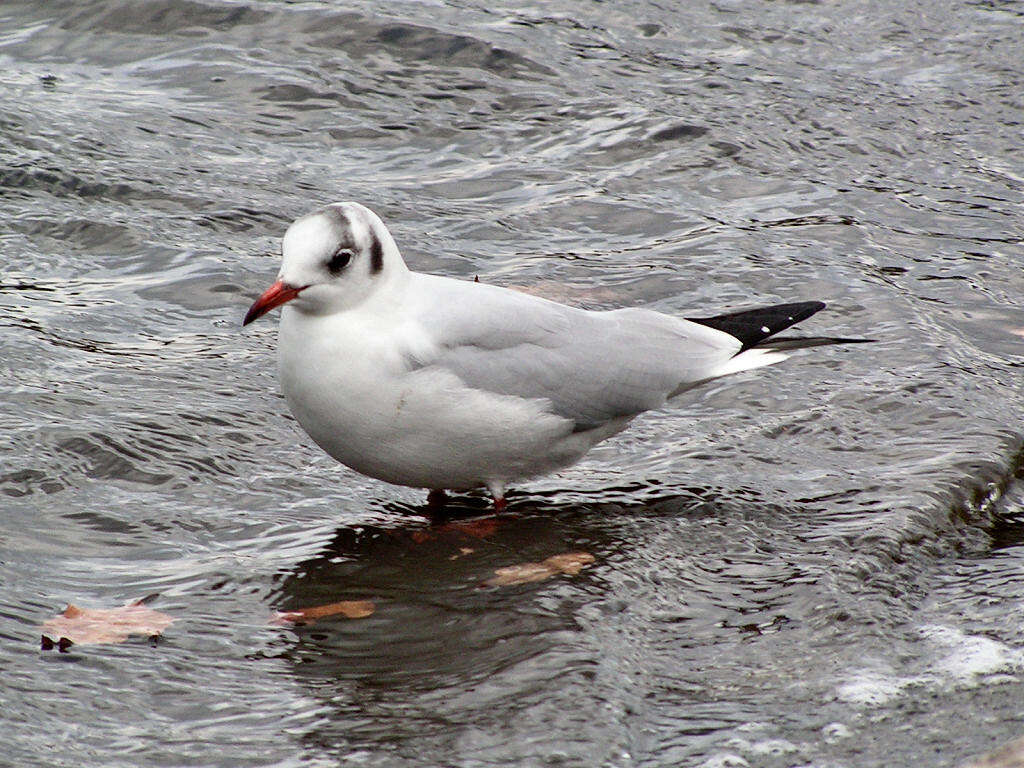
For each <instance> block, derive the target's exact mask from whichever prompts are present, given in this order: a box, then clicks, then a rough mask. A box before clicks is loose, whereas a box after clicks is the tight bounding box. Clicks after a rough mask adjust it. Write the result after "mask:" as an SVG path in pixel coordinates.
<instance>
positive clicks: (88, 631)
mask: <svg viewBox="0 0 1024 768" xmlns="http://www.w3.org/2000/svg"><path fill="white" fill-rule="evenodd" d="M173 622H174V619H173V618H171V617H170V616H168V615H167V614H166V613H161V612H160V611H154V610H153V609H152V608H149V607H148V606H145V605H143V604H142V602H141V601H137V602H134V603H129V604H128V605H125V606H122V607H120V608H79V607H78V606H77V605H73V604H68V607H67V608H65V609H64V613H62V614H60V615H59V616H55V617H54V618H52V619H49V620H48V621H45V622H43V626H42V632H43V635H42V643H41V644H42V648H43V650H51V649H53V648H54V647H56V648H57V649H59V650H60V651H62V652H63V651H66V650H67V649H68V648H69V647H70V646H71V645H72V644H74V645H91V644H95V643H122V642H124V641H125V640H127V639H128V638H129V637H130V636H131V635H143V636H145V637H156V636H158V635H160V634H161V633H163V631H164V630H165V629H167V627H169V626H170V625H171V624H172V623H173Z"/></svg>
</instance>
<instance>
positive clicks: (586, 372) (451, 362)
mask: <svg viewBox="0 0 1024 768" xmlns="http://www.w3.org/2000/svg"><path fill="white" fill-rule="evenodd" d="M417 277H420V278H428V276H425V275H420V276H417ZM430 282H431V285H430V287H429V291H427V293H429V295H431V296H432V297H433V300H432V301H431V302H430V303H429V305H428V304H426V303H425V304H424V306H423V307H422V309H421V310H420V311H419V312H418V322H419V324H420V325H421V327H423V328H426V329H427V331H428V334H429V335H430V337H431V339H432V341H433V344H432V345H430V348H429V350H425V351H421V352H419V353H418V354H416V355H413V356H411V359H410V363H411V364H412V365H413V366H414V367H428V366H438V367H440V368H443V369H445V370H448V371H450V372H452V373H454V374H455V375H456V376H458V377H459V378H460V379H461V380H462V381H463V382H464V383H465V384H466V385H467V386H470V387H472V388H474V389H482V390H485V391H488V392H496V393H501V394H505V395H513V396H516V397H524V398H543V399H546V400H548V401H550V403H551V408H552V410H553V412H554V413H556V414H558V415H559V416H562V417H564V418H567V419H571V420H572V421H573V422H575V425H576V426H575V429H576V430H577V431H580V430H586V429H592V428H594V427H598V426H600V425H602V424H604V423H605V422H607V421H609V420H611V419H615V418H619V417H623V416H633V415H636V414H638V413H640V412H642V411H645V410H649V409H651V408H658V407H660V406H662V405H663V404H664V403H665V401H666V400H667V399H668V398H669V397H670V396H672V395H673V394H676V393H678V392H679V391H682V390H684V389H686V388H688V386H690V385H693V384H696V383H698V382H700V381H704V380H707V379H708V378H712V377H713V376H714V371H715V369H716V368H718V367H720V366H721V365H722V364H723V363H724V362H725V361H727V360H729V358H731V357H732V356H733V355H735V354H736V353H737V352H738V351H739V349H740V342H739V341H738V340H737V339H735V338H733V337H732V336H730V335H729V334H727V333H723V332H722V331H718V330H715V329H713V328H707V327H705V326H702V325H698V324H696V323H691V322H689V321H687V320H679V319H676V318H673V317H669V316H667V315H662V314H658V313H656V312H651V311H649V310H643V309H620V310H614V311H610V312H590V311H586V310H581V309H576V308H573V307H567V306H564V305H561V304H556V303H554V302H550V301H547V300H545V299H540V298H537V297H535V296H530V295H527V294H523V293H519V292H517V291H511V290H508V289H504V288H499V287H496V286H488V285H481V284H474V283H465V282H460V281H452V280H447V279H444V278H433V279H431V280H430ZM438 298H440V299H441V301H437V300H436V299H438Z"/></svg>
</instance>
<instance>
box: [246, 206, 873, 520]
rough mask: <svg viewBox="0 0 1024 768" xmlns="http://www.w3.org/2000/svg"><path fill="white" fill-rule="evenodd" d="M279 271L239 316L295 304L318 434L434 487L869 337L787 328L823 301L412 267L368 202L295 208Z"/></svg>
mask: <svg viewBox="0 0 1024 768" xmlns="http://www.w3.org/2000/svg"><path fill="white" fill-rule="evenodd" d="M281 250H282V262H281V270H280V272H279V273H278V275H277V280H276V281H275V282H274V283H273V284H272V285H271V286H270V287H269V288H268V289H267V290H266V291H265V292H264V293H263V295H261V296H260V297H259V298H258V299H256V301H255V302H254V303H253V304H252V306H251V307H250V308H249V311H248V313H247V314H246V316H245V319H244V321H243V325H248V324H249V323H251V322H252V321H253V320H256V319H257V318H258V317H260V316H262V315H264V314H266V313H267V312H269V311H270V310H272V309H274V308H275V307H279V306H281V307H282V311H281V321H280V329H279V334H278V347H277V351H278V371H279V377H280V383H281V389H282V390H283V392H284V396H285V399H286V401H287V403H288V407H289V409H290V410H291V412H292V414H293V415H294V416H295V419H296V420H297V421H298V423H299V425H300V426H301V427H302V428H303V429H304V430H305V431H306V432H307V433H308V434H309V436H310V437H311V438H312V439H313V441H314V442H315V443H316V444H317V445H319V446H320V447H321V448H322V449H323V450H324V451H326V452H327V453H328V454H330V455H331V456H332V457H334V458H335V459H336V460H338V461H339V462H341V463H342V464H344V465H346V466H347V467H350V468H352V469H354V470H355V471H357V472H359V473H361V474H363V475H367V476H369V477H373V478H377V479H379V480H384V481H386V482H388V483H394V484H397V485H404V486H411V487H415V488H424V489H427V490H429V491H430V494H429V496H428V501H429V502H430V503H443V500H444V499H445V491H446V490H453V491H467V490H471V489H475V488H480V487H485V488H486V489H487V490H488V491H489V492H490V494H491V496H492V498H493V499H494V504H495V507H496V508H497V509H499V510H500V509H503V508H504V506H505V492H506V489H507V488H508V486H509V484H510V483H512V482H515V481H519V480H524V479H526V478H530V477H535V476H538V475H543V474H547V473H550V472H553V471H555V470H558V469H561V468H564V467H566V466H569V465H571V464H573V463H575V462H576V461H578V460H579V459H580V458H582V457H583V455H584V454H586V453H587V451H589V450H590V449H591V448H592V447H593V446H594V445H595V444H597V443H598V442H600V441H602V440H605V439H607V438H609V437H611V436H612V435H614V434H616V433H618V432H621V431H622V430H623V429H625V428H626V427H627V426H628V425H629V423H630V422H631V421H632V420H633V419H634V418H636V417H637V416H638V415H639V414H641V413H643V412H645V411H649V410H652V409H655V408H661V407H663V406H665V405H666V404H669V403H671V402H672V401H673V400H674V399H675V398H677V397H679V396H680V395H682V394H683V393H685V392H688V391H689V390H691V389H693V388H694V387H697V386H699V385H701V384H704V383H705V382H708V381H712V380H714V379H718V378H720V377H722V376H728V375H730V374H734V373H739V372H740V371H748V370H752V369H755V368H760V367H763V366H766V365H771V364H773V363H777V362H779V361H780V360H784V359H785V358H786V357H788V355H789V353H790V352H791V351H792V350H795V349H800V348H803V347H813V346H819V345H824V344H842V343H851V342H857V341H865V340H864V339H840V338H827V337H788V338H783V337H778V336H776V335H775V334H777V333H779V332H780V331H783V330H785V329H786V328H788V327H790V326H791V325H794V324H796V323H798V322H800V321H801V320H804V319H806V318H808V317H810V316H811V315H813V314H814V313H815V312H818V311H819V310H821V309H823V308H824V307H825V304H824V303H822V302H820V301H803V302H796V303H790V304H779V305H775V306H770V307H764V308H760V309H750V310H745V311H739V312H729V313H727V314H720V315H716V316H713V317H704V318H690V319H682V318H678V317H673V316H670V315H665V314H661V313H658V312H654V311H652V310H648V309H642V308H625V309H614V310H608V311H590V310H585V309H579V308H576V307H571V306H566V305H564V304H559V303H556V302H553V301H548V300H547V299H543V298H540V297H538V296H533V295H530V294H526V293H522V292H519V291H516V290H513V289H509V288H503V287H499V286H495V285H488V284H484V283H479V282H476V281H472V282H471V281H468V280H459V279H454V278H449V277H442V276H438V275H431V274H424V273H420V272H414V271H412V270H410V269H409V268H408V267H407V266H406V263H405V261H404V260H403V258H402V255H401V253H400V252H399V250H398V246H397V245H396V244H395V241H394V238H393V237H392V236H391V233H390V232H389V231H388V229H387V227H386V226H385V225H384V223H383V222H382V221H381V219H380V218H379V217H378V216H377V215H376V214H375V213H374V212H373V211H371V210H370V209H369V208H366V207H365V206H363V205H361V204H359V203H354V202H344V203H334V204H331V205H328V206H326V207H325V208H322V209H320V210H318V211H316V212H314V213H311V214H309V215H306V216H303V217H301V218H299V219H297V220H296V221H295V222H293V223H292V224H291V226H290V227H288V230H287V231H286V232H285V235H284V239H283V241H282V248H281Z"/></svg>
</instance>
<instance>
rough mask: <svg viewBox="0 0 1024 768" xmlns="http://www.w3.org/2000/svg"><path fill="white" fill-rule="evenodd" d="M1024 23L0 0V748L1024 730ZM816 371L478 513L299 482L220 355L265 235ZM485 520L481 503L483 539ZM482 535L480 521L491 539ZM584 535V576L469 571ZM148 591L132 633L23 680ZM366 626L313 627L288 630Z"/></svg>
mask: <svg viewBox="0 0 1024 768" xmlns="http://www.w3.org/2000/svg"><path fill="white" fill-rule="evenodd" d="M1022 22H1024V19H1022V14H1021V11H1020V8H1019V6H1018V5H1017V4H1015V3H1000V2H957V3H950V4H945V5H944V6H942V7H941V8H940V7H937V6H933V5H931V4H921V3H913V2H901V3H891V4H888V5H886V6H885V7H884V8H883V7H879V6H878V5H877V4H872V3H866V2H858V1H857V0H852V1H851V2H846V3H841V4H838V5H836V4H831V5H818V4H814V3H809V4H804V3H766V2H755V3H735V2H719V3H698V4H693V5H687V6H686V7H685V8H681V9H674V8H672V6H671V4H670V5H667V6H666V5H664V4H658V3H652V2H625V3H616V4H607V3H595V4H584V3H571V2H566V1H564V0H556V1H555V2H550V3H544V4H542V5H522V4H518V3H505V4H502V3H501V2H498V3H493V2H492V3H487V4H482V3H472V2H399V1H393V2H386V3H369V2H356V3H350V4H345V5H344V6H343V7H342V6H340V5H337V6H336V5H333V4H330V3H325V2H303V3H294V4H293V3H277V2H226V1H216V0H211V1H210V2H187V1H186V0H156V1H151V2H139V1H137V0H136V1H132V0H123V1H121V2H118V1H116V0H96V1H93V2H89V1H88V0H87V1H86V2H76V3H70V2H47V3H31V2H25V3H21V2H8V3H5V4H4V5H3V6H2V7H0V64H2V67H0V99H2V102H3V108H2V110H0V115H2V116H0V147H2V153H0V197H2V200H3V213H4V215H3V223H2V224H0V238H2V249H3V250H2V253H3V263H4V269H3V274H2V276H0V305H2V309H0V340H2V349H3V355H2V356H0V364H2V366H3V374H4V375H3V376H2V378H0V382H2V383H0V392H2V396H0V417H2V419H3V423H4V424H5V427H6V428H5V430H4V433H3V434H4V436H3V439H2V441H0V494H2V495H3V498H4V499H5V502H4V505H3V509H4V514H3V517H2V522H0V614H2V619H0V668H2V669H3V671H4V685H3V687H2V688H0V704H2V709H3V713H4V714H3V716H2V717H3V723H4V724H3V729H4V733H5V745H6V748H5V753H4V757H3V758H2V759H0V762H2V760H7V761H8V762H9V763H10V764H11V765H17V766H36V765H38V766H52V765H63V764H67V765H76V766H91V765H95V766H159V765H168V766H171V765H173V766H186V765H188V766H214V765H216V766H268V765H275V766H322V765H338V764H350V763H351V764H359V765H370V766H403V765H408V766H420V765H458V766H508V765H517V766H554V765H560V766H595V765H605V766H708V767H710V766H725V765H740V766H742V765H757V766H790V765H814V766H822V767H824V766H892V765H908V764H911V763H914V764H928V765H935V766H945V765H958V764H960V763H961V762H963V761H964V760H966V759H967V758H968V757H969V756H971V755H975V754H978V753H981V752H984V751H986V750H988V749H991V748H993V747H995V746H997V745H998V744H1000V743H1002V742H1004V741H1007V740H1009V739H1011V738H1014V737H1017V736H1019V735H1020V734H1021V733H1022V731H1024V705H1022V704H1021V702H1024V622H1022V621H1021V619H1020V617H1021V616H1022V615H1024V613H1022V608H1024V605H1022V598H1021V595H1022V594H1024V590H1022V587H1024V544H1022V543H1024V490H1022V488H1024V484H1022V482H1021V475H1022V473H1024V469H1022V467H1024V461H1022V458H1021V457H1022V430H1021V426H1020V424H1021V416H1022V414H1024V403H1022V399H1021V375H1022V363H1024V309H1021V306H1020V296H1021V295H1022V294H1024V272H1022V270H1021V264H1022V263H1024V249H1022V247H1021V242H1022V237H1024V227H1022V225H1021V218H1020V210H1021V204H1022V203H1024V166H1022V164H1021V160H1020V145H1021V138H1022V136H1021V125H1022V120H1024V104H1022V102H1021V99H1020V93H1021V92H1022V88H1024V60H1022V58H1021V55H1020V40H1021V33H1020V30H1021V24H1022ZM345 199H351V200H359V201H362V202H364V203H366V204H367V205H369V206H370V207H371V208H373V209H374V210H375V211H377V212H378V213H379V214H380V215H381V216H382V217H383V218H384V219H385V221H386V222H387V223H388V224H389V226H390V228H391V230H392V232H393V233H394V234H395V237H396V239H397V240H398V242H399V244H400V246H401V247H402V248H403V251H404V253H405V255H406V258H407V260H408V261H409V262H410V263H411V264H412V265H413V267H414V268H416V269H420V270H424V271H432V272H437V273H441V274H446V275H451V276H455V277H463V278H467V279H472V278H473V277H475V276H479V278H480V279H481V280H483V281H486V282H492V283H497V284H502V285H511V286H525V287H527V288H529V289H530V290H535V291H539V292H542V293H545V294H546V295H551V296H553V297H555V298H558V299H560V300H565V301H569V302H571V303H575V304H579V305H581V306H587V307H592V308H608V307H617V306H647V307H652V308H655V309H658V310H661V311H665V312H673V313H680V314H691V315H696V316H701V315H706V314H712V313H714V312H716V311H725V310H727V309H732V308H739V307H744V306H750V305H752V304H757V303H769V302H775V301H779V302H781V301H795V300H804V299H821V300H824V301H826V302H828V303H829V309H828V311H826V312H823V313H821V314H820V315H818V316H816V317H815V318H814V319H813V320H812V321H809V322H808V323H807V324H806V328H807V330H808V331H809V332H815V333H824V334H838V335H844V336H867V337H872V338H876V339H878V340H879V341H878V343H877V344H875V345H872V346H871V347H850V348H838V349H826V350H811V351H809V352H808V353H806V354H802V355H801V356H799V357H798V358H796V359H793V360H790V361H788V362H787V363H785V364H783V365H780V366H777V367H775V368H772V369H769V370H765V371H759V372H756V373H751V374H745V375H741V376H738V377H734V378H732V379H730V380H728V381H722V382H718V383H715V384H714V385H712V386H709V387H706V388H704V389H703V390H700V391H698V392H695V393H694V394H693V397H692V398H691V400H690V401H689V402H688V403H686V404H685V407H682V408H678V409H674V410H669V411H664V412H658V413H652V414H647V415H645V416H644V417H642V418H640V419H638V420H637V421H636V422H635V424H634V426H633V427H632V429H631V430H630V431H628V432H626V433H624V434H623V435H621V436H619V437H617V438H616V439H614V440H611V441H609V442H608V443H606V444H603V445H601V446H600V447H599V448H598V449H596V450H595V451H594V452H593V453H592V454H591V455H590V456H588V458H587V459H586V460H585V461H584V462H582V463H581V464H579V465H578V466H576V467H573V468H571V469H569V470H566V471H564V472H562V473H560V474H558V475H555V476H552V477H547V478H542V479H539V480H537V481H534V482H531V483H528V484H525V485H523V486H522V487H521V488H519V489H518V494H517V495H516V496H515V497H514V498H513V504H512V508H511V512H510V514H508V515H506V516H503V517H501V518H499V519H497V520H494V519H490V518H488V517H486V513H485V511H484V510H480V509H476V507H475V506H474V505H475V504H476V502H474V501H473V500H468V501H464V503H465V504H469V505H470V507H471V510H470V511H471V512H472V513H473V514H474V515H476V517H473V516H471V517H470V518H469V519H468V520H462V519H459V520H454V521H441V522H434V523H431V522H430V521H429V520H427V519H426V518H425V517H424V516H423V514H422V513H423V508H422V507H421V506H420V505H421V504H422V502H423V495H422V494H421V493H420V492H417V491H413V490H410V489H401V488H396V487H393V486H387V485H384V484H382V483H378V482H375V481H372V480H368V479H365V478H362V477H359V476H358V475H355V474H354V473H352V472H350V471H348V470H346V469H345V468H343V467H339V466H338V465H336V464H335V463H334V462H332V461H331V460H330V459H329V458H328V457H326V456H323V455H321V454H320V453H319V452H318V450H317V449H316V448H315V446H313V445H312V444H311V443H310V441H309V440H308V439H307V438H306V437H305V436H304V435H303V434H302V433H301V430H299V428H298V427H297V426H296V425H295V424H294V422H293V421H292V420H291V419H290V418H289V417H288V415H287V412H286V411H287V409H286V407H285V405H284V402H283V400H282V399H281V397H280V396H279V394H278V387H277V380H276V372H275V364H274V346H275V340H276V331H275V327H274V326H275V323H274V322H273V318H270V319H269V321H267V320H264V321H261V322H260V323H257V324H255V325H254V326H252V327H251V328H247V329H246V330H245V331H243V330H242V329H241V328H240V327H239V326H240V320H241V317H242V315H243V314H244V312H245V309H246V308H247V306H248V304H249V303H250V301H251V300H252V299H253V298H254V297H255V296H256V295H258V294H259V292H261V291H262V290H263V288H265V287H266V285H268V284H269V282H270V280H272V279H273V275H274V274H275V272H276V269H277V253H278V249H279V238H280V236H281V234H282V233H283V231H284V229H285V228H286V226H287V224H288V222H289V221H290V220H291V219H293V218H294V217H296V216H298V215H301V214H302V213H305V212H308V211H309V210H311V209H313V208H315V207H318V206H320V205H323V204H325V203H327V202H331V201H335V200H345ZM473 510H475V511H473ZM480 515H484V516H483V517H482V518H481V517H480ZM570 551H583V552H588V553H590V554H592V555H593V556H594V558H595V562H594V564H593V565H591V566H590V567H588V568H586V569H584V570H582V571H581V572H580V573H579V574H578V575H576V576H560V577H555V578H551V579H548V580H545V581H541V582H535V583H529V584H520V585H511V586H504V587H495V586H487V584H486V582H487V580H488V579H490V578H492V577H493V576H494V573H495V571H496V570H497V569H501V568H505V567H507V566H510V565H514V564H517V563H528V562H538V561H542V560H544V559H545V558H547V557H550V556H552V555H556V554H559V553H564V552H570ZM149 595H155V597H154V598H153V599H152V601H151V602H150V603H149V604H150V605H151V606H152V607H154V608H156V609H158V610H161V611H163V612H165V613H168V614H170V615H172V616H174V617H176V622H175V623H174V624H173V625H172V626H171V627H170V628H169V629H168V630H167V632H166V633H165V634H164V636H163V637H162V638H161V639H160V640H159V641H158V642H157V643H156V644H155V645H154V644H151V643H150V642H148V641H146V640H143V639H140V640H138V641H131V642H128V643H125V644H122V645H112V646H77V647H73V648H72V649H71V651H70V652H69V653H65V654H60V653H58V652H56V651H49V652H42V651H40V650H39V649H38V647H39V646H38V642H39V634H40V630H39V627H40V624H41V623H42V622H43V621H45V620H46V619H48V618H50V617H51V616H53V615H55V614H56V613H58V612H59V611H61V610H63V608H64V606H65V605H66V604H67V603H69V602H71V603H75V604H77V605H83V606H91V607H111V606H115V605H119V604H122V603H125V602H127V601H130V600H134V599H138V598H140V597H144V596H149ZM348 599H352V600H357V599H358V600H362V599H369V600H372V601H373V602H374V604H375V606H376V611H375V613H374V614H373V616H371V617H369V618H365V619H358V620H346V619H334V620H327V621H321V622H319V623H316V624H313V625H310V626H307V627H298V628H285V627H279V626H274V625H272V624H271V623H270V622H269V621H268V618H269V616H270V615H271V613H272V611H274V610H283V609H290V608H296V607H302V606H307V605H311V604H318V603H325V602H333V601H338V600H348Z"/></svg>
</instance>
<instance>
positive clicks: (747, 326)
mask: <svg viewBox="0 0 1024 768" xmlns="http://www.w3.org/2000/svg"><path fill="white" fill-rule="evenodd" d="M826 306H827V305H826V304H825V302H823V301H795V302H790V303H788V304H775V305H773V306H770V307H758V308H757V309H742V310H740V311H738V312H727V313H725V314H723V315H715V316H714V317H704V318H696V317H691V318H687V319H688V320H690V321H691V322H694V323H700V324H701V325H706V326H708V327H709V328H714V329H715V330H718V331H722V332H724V333H728V334H729V335H730V336H734V337H736V338H737V339H739V340H740V342H741V343H742V345H743V346H742V348H741V350H740V351H741V352H742V351H743V350H747V349H750V348H751V347H756V346H757V345H758V344H760V343H761V342H762V341H764V340H766V339H768V338H770V337H772V336H774V335H775V334H777V333H781V332H782V331H784V330H786V329H787V328H789V327H790V326H793V325H796V324H797V323H799V322H801V321H803V320H806V319H807V318H808V317H810V316H811V315H813V314H816V313H818V312H820V311H821V310H823V309H824V308H825V307H826Z"/></svg>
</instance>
